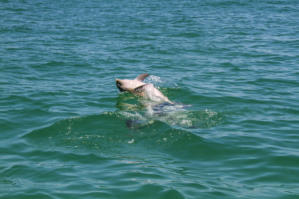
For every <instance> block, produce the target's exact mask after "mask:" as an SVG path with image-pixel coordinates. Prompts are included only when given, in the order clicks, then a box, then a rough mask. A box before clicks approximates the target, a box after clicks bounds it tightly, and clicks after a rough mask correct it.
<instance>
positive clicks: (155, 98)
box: [115, 73, 174, 104]
mask: <svg viewBox="0 0 299 199" xmlns="http://www.w3.org/2000/svg"><path fill="white" fill-rule="evenodd" d="M148 76H149V74H147V73H144V74H140V75H138V76H137V77H136V78H135V79H132V80H130V79H116V80H115V82H116V87H117V88H118V89H119V91H120V92H124V91H128V92H130V93H132V94H133V95H136V96H139V97H142V98H144V99H146V100H150V101H152V102H156V103H157V104H161V103H169V104H174V103H173V102H172V101H170V100H169V99H168V98H167V97H166V96H165V95H163V93H162V92H161V91H159V90H158V89H157V88H155V87H154V85H153V84H151V83H144V82H143V80H144V79H145V78H147V77H148Z"/></svg>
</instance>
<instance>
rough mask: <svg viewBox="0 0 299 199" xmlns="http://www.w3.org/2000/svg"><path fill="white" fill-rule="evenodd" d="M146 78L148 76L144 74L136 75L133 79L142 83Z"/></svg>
mask: <svg viewBox="0 0 299 199" xmlns="http://www.w3.org/2000/svg"><path fill="white" fill-rule="evenodd" d="M147 76H149V74H147V73H144V74H141V75H138V76H137V77H136V78H135V79H136V80H139V81H143V80H144V79H145V78H146V77H147Z"/></svg>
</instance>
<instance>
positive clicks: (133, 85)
mask: <svg viewBox="0 0 299 199" xmlns="http://www.w3.org/2000/svg"><path fill="white" fill-rule="evenodd" d="M147 76H148V74H141V75H139V76H138V77H136V78H135V79H133V80H131V79H116V80H115V83H116V87H117V88H118V89H119V91H120V92H123V91H128V92H131V93H136V92H138V90H139V88H142V87H143V86H144V85H146V83H144V82H143V80H144V79H145V78H146V77H147Z"/></svg>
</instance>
